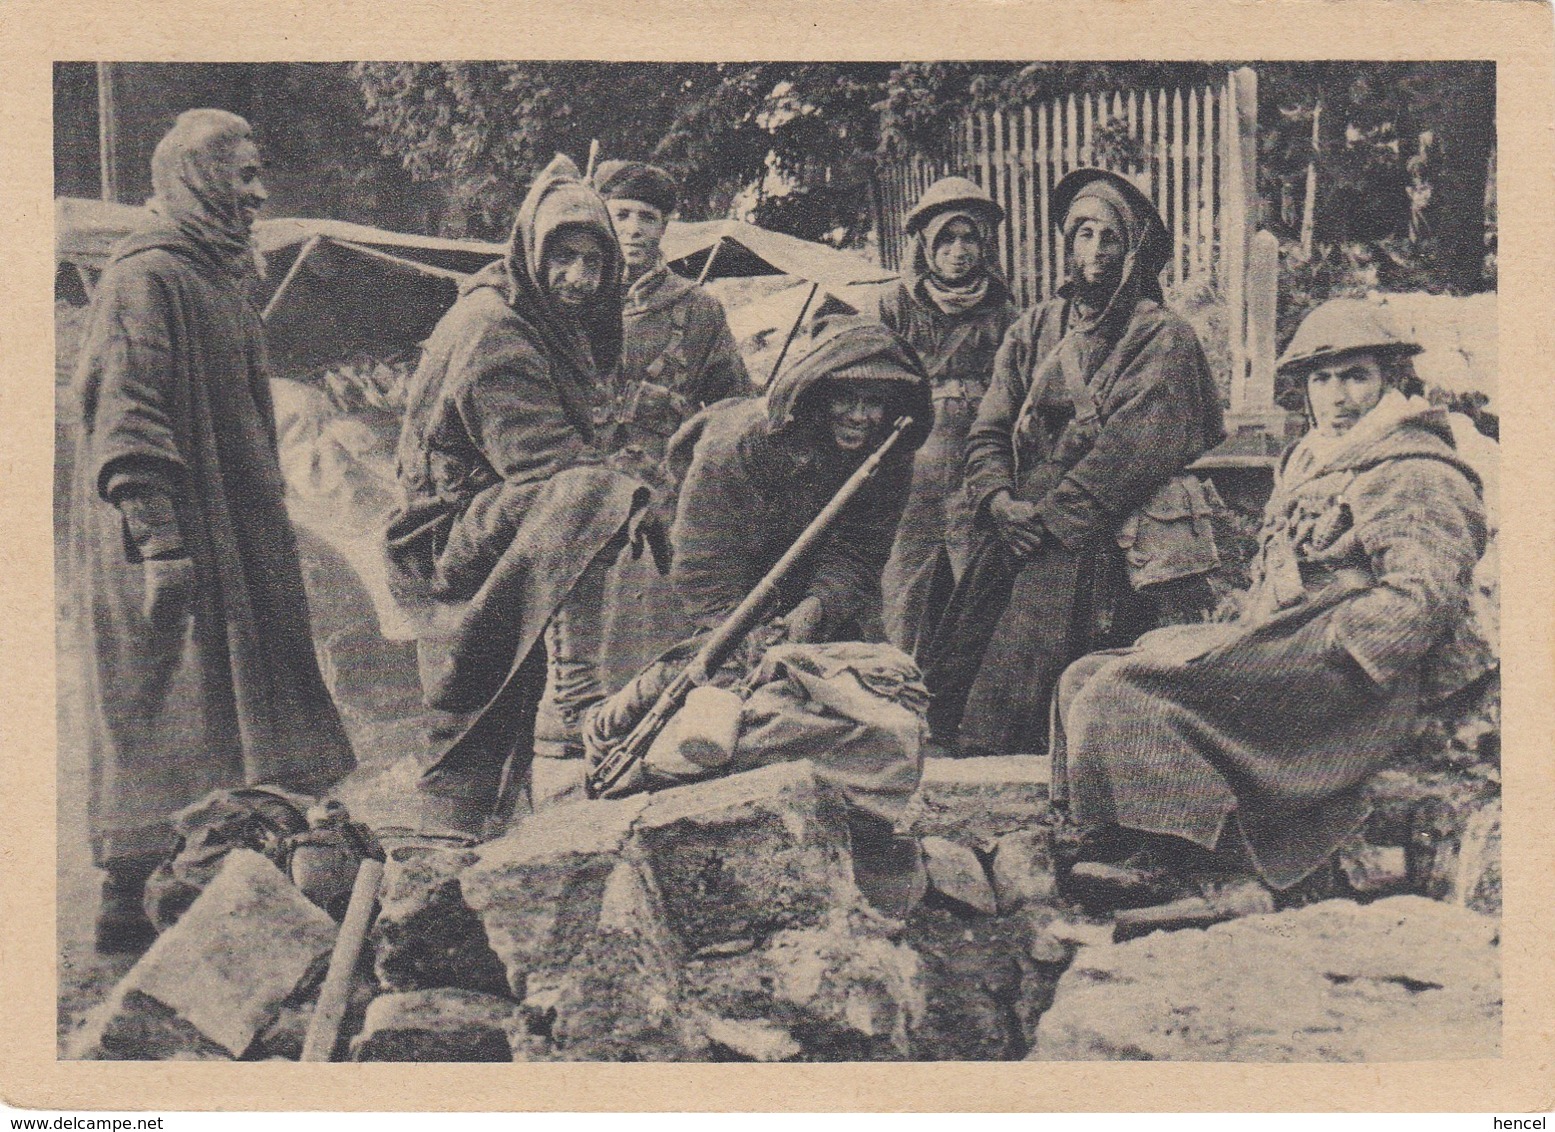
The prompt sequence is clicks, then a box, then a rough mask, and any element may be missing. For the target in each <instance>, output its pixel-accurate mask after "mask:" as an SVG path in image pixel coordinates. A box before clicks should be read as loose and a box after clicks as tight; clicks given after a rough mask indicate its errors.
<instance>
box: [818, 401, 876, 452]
mask: <svg viewBox="0 0 1555 1132" xmlns="http://www.w3.org/2000/svg"><path fill="white" fill-rule="evenodd" d="M827 410H828V419H829V420H830V423H831V436H832V442H833V443H834V444H836V446H837V447H838V448H840V449H842V451H844V452H857V451H859V450H860V449H862V448H864V447H866V446H868V445H869V444H871V443H872V442H873V441H874V440H875V438H876V437H878V436H879V435H880V433H881V431H882V428H883V426H884V425H885V410H886V394H885V392H884V390H880V389H874V388H871V387H870V386H867V385H839V386H837V387H836V388H835V389H833V390H832V392H831V396H830V398H829V399H828V401H827Z"/></svg>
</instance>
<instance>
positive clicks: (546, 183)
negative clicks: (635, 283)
mask: <svg viewBox="0 0 1555 1132" xmlns="http://www.w3.org/2000/svg"><path fill="white" fill-rule="evenodd" d="M576 174H577V171H576V169H575V168H573V167H572V165H571V163H570V162H568V161H567V160H566V159H565V158H557V159H556V161H555V162H553V163H552V165H551V166H550V167H548V168H547V169H546V170H545V172H543V173H542V174H541V175H540V177H539V178H538V179H537V180H536V182H535V185H534V187H533V188H532V189H531V190H530V192H529V195H528V197H526V198H525V201H524V204H523V206H522V207H521V208H520V209H519V213H518V217H517V220H516V222H515V224H514V230H513V236H512V239H511V241H510V245H509V253H508V255H507V257H506V258H505V259H504V260H502V261H499V262H498V263H494V264H492V265H490V266H489V267H487V268H485V269H483V270H482V271H480V272H478V273H477V274H476V275H475V276H473V277H472V278H471V279H469V280H468V281H467V282H466V283H465V284H464V285H463V287H462V288H461V292H460V296H459V298H458V300H457V301H456V302H455V303H454V305H453V307H452V308H451V309H450V310H449V311H448V313H447V314H446V315H444V316H443V318H442V320H441V321H440V322H439V323H438V325H437V327H436V329H435V330H434V331H433V332H432V336H431V338H429V339H428V340H427V344H426V347H425V349H424V350H423V352H422V359H421V364H420V366H419V367H418V368H417V371H416V375H415V377H414V379H413V380H412V382H411V387H410V390H409V394H408V397H407V406H406V415H405V422H404V427H403V429H402V431H401V434H400V443H399V455H398V475H399V480H400V484H401V487H402V488H403V489H404V491H405V505H404V507H403V508H402V509H401V510H400V511H399V513H398V514H397V515H396V516H395V517H394V518H393V519H392V520H391V522H390V525H389V529H388V533H387V539H388V556H389V561H390V569H391V573H390V584H391V586H392V587H393V588H394V590H395V594H396V597H397V598H398V599H399V601H400V602H401V604H402V606H403V607H404V608H405V610H406V612H407V614H408V615H409V616H410V617H411V618H412V620H413V622H414V623H415V625H416V631H417V653H418V656H419V659H420V661H421V677H422V686H423V691H424V693H425V697H426V701H427V704H428V705H429V706H431V707H434V708H438V709H440V710H442V711H444V712H448V713H451V714H452V715H453V716H454V717H455V718H451V719H447V720H444V721H442V724H441V725H440V726H439V727H438V729H437V734H436V735H435V736H434V745H435V746H436V748H437V749H435V750H434V751H432V752H431V755H432V759H431V763H430V765H429V767H428V768H427V769H428V770H429V771H430V770H433V769H437V768H470V767H474V766H479V767H481V768H482V770H491V771H494V770H495V769H496V767H495V766H492V765H488V764H490V763H493V762H494V763H495V764H496V765H498V766H500V764H501V761H502V756H501V755H500V754H495V752H496V751H497V748H499V747H501V746H502V745H503V744H504V743H510V742H511V741H512V736H509V735H505V734H503V732H505V731H507V730H508V729H509V724H510V722H511V720H512V718H513V717H514V716H515V713H516V712H517V709H516V707H515V700H517V699H520V698H522V697H524V696H525V695H529V696H531V697H534V698H537V697H538V695H539V689H538V688H533V687H528V686H527V685H525V682H524V681H521V680H519V679H518V678H517V677H518V673H519V670H520V667H521V666H522V665H523V662H524V661H525V660H526V659H527V658H528V657H529V655H530V653H531V652H532V651H533V650H534V648H535V645H536V643H537V642H538V641H539V639H540V634H541V632H542V631H543V630H544V628H545V626H546V624H547V623H548V622H549V621H550V619H551V617H552V616H553V615H554V614H555V612H556V610H557V609H558V608H560V606H561V604H562V603H563V602H564V601H565V600H566V599H567V596H568V595H569V594H570V593H571V592H572V589H573V587H574V585H575V584H576V583H577V581H578V578H579V577H580V576H581V575H582V574H583V571H584V570H585V569H587V568H588V566H589V565H590V563H591V562H593V561H594V560H595V559H596V558H598V557H600V556H602V555H606V554H607V553H608V554H609V555H611V556H613V555H614V554H615V553H616V552H618V551H619V549H620V547H621V546H622V545H624V542H625V539H626V537H627V528H628V526H629V525H630V523H631V521H632V519H633V516H634V515H637V514H638V513H639V512H640V511H641V510H642V508H643V507H644V506H645V505H646V503H647V501H648V498H649V494H650V493H649V490H648V488H647V487H646V486H645V485H643V484H641V483H640V482H638V481H637V480H635V479H633V478H631V477H629V476H625V475H622V474H620V473H619V472H616V471H613V470H611V469H609V468H607V467H606V466H605V459H606V456H605V453H604V452H603V451H602V450H601V448H600V447H599V446H598V445H597V444H596V443H595V434H594V421H595V416H596V413H597V412H598V411H599V410H600V408H601V407H602V406H604V405H606V404H607V403H608V398H609V391H608V388H607V386H606V385H605V381H604V376H603V373H604V372H605V371H608V370H609V369H611V368H613V367H614V365H615V363H616V361H617V359H618V357H619V353H620V348H621V305H620V304H621V297H620V288H619V284H618V283H617V282H616V280H617V279H618V277H619V272H620V264H619V261H618V259H617V258H616V257H617V256H618V254H619V253H618V252H617V250H616V242H615V236H614V232H613V231H612V229H611V228H610V221H609V217H608V216H607V215H606V213H605V208H604V204H603V202H601V201H600V199H599V197H598V195H597V194H595V193H594V192H593V190H592V189H589V188H588V187H587V186H586V185H584V184H583V183H582V181H581V180H580V179H579V178H578V177H577V175H576ZM564 227H576V228H582V229H584V230H587V231H590V232H592V233H593V234H594V235H595V236H596V237H597V238H598V240H599V243H600V246H601V248H602V249H604V250H605V251H607V253H608V255H607V263H606V266H605V276H604V278H605V283H604V285H603V286H602V287H601V291H600V293H599V295H598V296H597V297H596V300H595V302H594V304H593V305H592V306H591V308H590V309H589V310H588V312H587V313H586V314H585V315H584V317H582V318H581V319H571V318H568V317H566V315H565V313H564V312H563V311H561V310H560V309H559V307H558V306H557V305H556V304H555V303H554V302H553V301H552V300H551V299H550V298H549V296H548V295H547V294H546V293H545V291H544V289H543V287H542V286H541V285H540V282H539V281H538V277H539V272H540V265H541V263H542V261H543V256H544V250H545V245H546V241H547V240H548V239H549V238H550V237H551V236H552V235H554V234H555V233H556V232H557V231H558V230H560V229H562V228H564ZM531 669H533V666H531ZM538 671H539V672H540V673H541V675H540V680H541V682H542V683H543V679H544V676H543V666H541V668H540V669H539V670H538Z"/></svg>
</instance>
